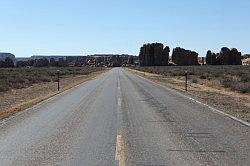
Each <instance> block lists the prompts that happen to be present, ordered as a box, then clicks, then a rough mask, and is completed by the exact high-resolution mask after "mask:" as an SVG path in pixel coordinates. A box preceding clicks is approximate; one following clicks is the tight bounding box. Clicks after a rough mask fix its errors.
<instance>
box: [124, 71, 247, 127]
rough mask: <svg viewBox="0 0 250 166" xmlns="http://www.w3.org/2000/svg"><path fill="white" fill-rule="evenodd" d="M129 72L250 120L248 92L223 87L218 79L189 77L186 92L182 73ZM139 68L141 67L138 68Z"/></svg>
mask: <svg viewBox="0 0 250 166" xmlns="http://www.w3.org/2000/svg"><path fill="white" fill-rule="evenodd" d="M129 70H130V72H133V73H134V74H137V75H140V76H142V77H145V78H147V79H150V80H152V81H154V82H157V83H160V84H162V85H164V86H167V87H170V88H172V89H175V90H177V91H179V92H181V93H185V94H186V95H189V96H191V97H193V98H196V99H197V100H200V101H202V102H204V103H207V104H209V105H211V106H214V107H215V108H217V109H220V110H223V111H225V112H227V113H230V114H232V115H234V116H237V117H239V118H241V119H244V120H246V121H248V122H249V121H250V95H249V93H240V92H238V91H234V90H231V88H225V87H224V86H223V85H222V84H221V81H220V80H219V79H210V80H209V79H201V78H199V77H193V78H195V79H197V82H196V81H194V80H192V79H191V78H192V77H191V78H189V82H188V92H186V91H185V79H184V78H185V77H184V76H182V75H176V76H174V77H173V76H166V75H161V74H155V73H153V72H144V71H145V70H142V71H139V70H133V69H129ZM140 70H141V69H140Z"/></svg>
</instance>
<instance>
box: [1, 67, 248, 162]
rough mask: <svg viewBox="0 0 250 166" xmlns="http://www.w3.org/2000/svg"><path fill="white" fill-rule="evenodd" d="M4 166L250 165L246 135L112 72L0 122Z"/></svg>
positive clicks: (169, 93) (188, 103)
mask: <svg viewBox="0 0 250 166" xmlns="http://www.w3.org/2000/svg"><path fill="white" fill-rule="evenodd" d="M0 123H1V124H0V165H1V166H9V165H11V166H34V165H39V166H40V165H41V166H47V165H51V166H57V165H58V166H61V165H62V166H64V165H65V166H71V165H73V166H78V165H80V166H92V165H94V166H95V165H97V166H113V165H120V166H124V165H126V166H130V165H131V166H133V165H135V166H137V165H139V166H165V165H166V166H168V165H169V166H178V165H180V166H196V165H224V166H237V165H238V166H249V165H250V133H249V131H250V129H249V127H248V126H247V125H244V124H242V123H240V122H238V121H235V120H233V119H231V118H229V117H227V116H224V115H222V114H219V113H217V112H215V111H213V110H211V108H209V107H207V106H205V105H202V104H199V103H197V102H194V101H192V100H190V99H188V98H186V97H184V96H183V95H181V94H179V93H177V92H175V91H174V90H171V89H167V88H164V87H162V86H160V85H157V84H155V83H152V82H151V81H148V80H145V79H143V78H140V77H138V76H136V75H134V74H132V73H130V72H129V71H127V70H125V69H122V68H114V69H112V70H110V71H108V72H106V73H105V74H103V75H101V76H99V77H97V78H96V79H94V80H91V81H88V82H86V83H83V84H81V85H80V86H77V87H75V88H73V89H71V90H68V91H65V92H63V93H61V94H59V95H57V96H55V97H52V98H50V99H49V100H46V101H45V102H42V103H40V104H38V105H36V106H34V107H32V108H30V109H27V110H25V111H24V112H22V113H19V114H17V115H15V116H13V117H11V118H9V119H7V120H5V121H1V122H0Z"/></svg>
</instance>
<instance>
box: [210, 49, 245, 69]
mask: <svg viewBox="0 0 250 166" xmlns="http://www.w3.org/2000/svg"><path fill="white" fill-rule="evenodd" d="M206 64H208V65H242V60H241V52H239V51H238V50H237V49H236V48H232V49H229V48H227V47H223V48H221V51H220V53H217V54H216V55H215V54H214V53H212V52H211V51H208V52H207V56H206Z"/></svg>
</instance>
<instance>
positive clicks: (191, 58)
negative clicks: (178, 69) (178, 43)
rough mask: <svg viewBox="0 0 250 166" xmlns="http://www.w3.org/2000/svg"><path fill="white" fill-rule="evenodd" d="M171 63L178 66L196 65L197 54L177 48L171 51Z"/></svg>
mask: <svg viewBox="0 0 250 166" xmlns="http://www.w3.org/2000/svg"><path fill="white" fill-rule="evenodd" d="M172 61H173V62H174V64H176V65H179V66H189V65H198V53H196V52H194V51H190V50H185V49H183V48H180V47H177V48H175V49H174V50H173V53H172Z"/></svg>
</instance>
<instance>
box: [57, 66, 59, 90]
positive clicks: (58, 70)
mask: <svg viewBox="0 0 250 166" xmlns="http://www.w3.org/2000/svg"><path fill="white" fill-rule="evenodd" d="M57 90H58V91H60V70H57Z"/></svg>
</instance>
